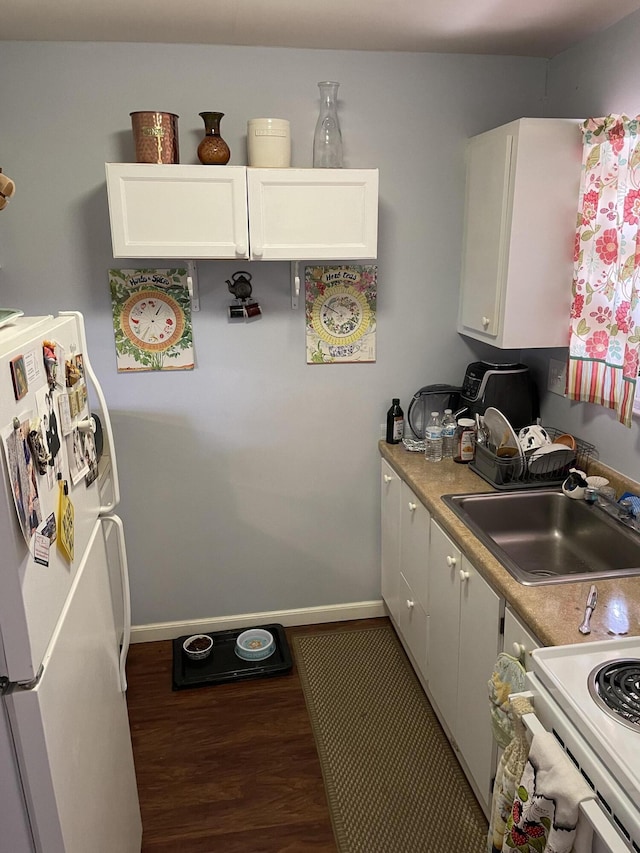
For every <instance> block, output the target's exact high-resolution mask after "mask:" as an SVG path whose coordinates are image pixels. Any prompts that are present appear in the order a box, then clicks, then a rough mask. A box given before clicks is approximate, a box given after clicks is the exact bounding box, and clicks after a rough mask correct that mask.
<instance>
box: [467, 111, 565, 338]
mask: <svg viewBox="0 0 640 853" xmlns="http://www.w3.org/2000/svg"><path fill="white" fill-rule="evenodd" d="M581 154H582V146H581V134H580V122H579V121H578V120H573V119H531V118H523V119H520V120H519V121H514V122H511V123H510V124H507V125H504V126H503V127H499V128H496V129H494V130H490V131H488V132H487V133H483V134H480V135H479V136H475V137H473V138H472V139H470V140H469V142H468V147H467V185H466V201H465V236H464V246H463V255H462V284H461V295H460V312H459V317H458V331H459V332H461V333H462V334H464V335H468V336H469V337H472V338H476V339H478V340H483V341H486V342H487V343H490V344H492V345H493V346H496V347H501V348H503V349H524V348H535V347H559V346H567V345H568V342H569V332H568V328H569V310H570V303H571V281H572V272H573V246H574V238H575V223H576V214H577V210H578V192H579V185H580V166H581Z"/></svg>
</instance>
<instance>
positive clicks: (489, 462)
mask: <svg viewBox="0 0 640 853" xmlns="http://www.w3.org/2000/svg"><path fill="white" fill-rule="evenodd" d="M545 431H546V432H547V434H548V436H549V438H550V439H551V441H552V442H554V441H555V440H556V438H558V437H559V436H561V435H565V434H566V433H565V432H564V431H563V430H559V429H555V428H554V427H547V426H545ZM575 442H576V449H575V451H571V450H570V448H567V453H566V454H563V456H562V459H560V460H558V458H557V455H558V454H556V453H548V454H546V455H545V456H540V455H538V456H537V457H536V465H535V472H532V471H530V470H529V460H530V459H532V458H533V457H534V456H535V454H536V450H529V451H526V452H524V453H522V454H521V455H520V456H515V457H500V456H496V454H495V453H493V452H492V451H491V450H489V448H488V447H486V446H485V445H483V444H476V452H475V456H474V459H473V461H472V462H470V463H469V468H470V469H471V470H472V471H474V472H475V473H476V474H477V475H478V476H479V477H482V479H483V480H486V482H487V483H489V484H490V485H492V486H493V487H494V488H495V489H499V490H504V491H507V490H509V489H535V488H541V489H543V488H551V487H553V486H559V485H562V483H563V481H564V480H565V479H566V478H567V477H568V475H569V472H570V470H571V468H578V469H579V470H581V471H584V472H585V473H589V462H590V461H591V460H592V459H593V458H595V455H596V448H595V446H594V445H593V444H589V443H588V442H586V441H582V439H580V438H575ZM560 452H561V451H560ZM554 457H556V458H554Z"/></svg>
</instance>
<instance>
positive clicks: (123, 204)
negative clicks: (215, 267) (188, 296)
mask: <svg viewBox="0 0 640 853" xmlns="http://www.w3.org/2000/svg"><path fill="white" fill-rule="evenodd" d="M106 170H107V191H108V196H109V216H110V219H111V240H112V243H113V256H114V258H188V259H198V258H248V257H249V252H248V247H249V242H248V223H247V188H246V168H245V167H244V166H215V167H214V166H179V165H155V164H149V163H107V166H106Z"/></svg>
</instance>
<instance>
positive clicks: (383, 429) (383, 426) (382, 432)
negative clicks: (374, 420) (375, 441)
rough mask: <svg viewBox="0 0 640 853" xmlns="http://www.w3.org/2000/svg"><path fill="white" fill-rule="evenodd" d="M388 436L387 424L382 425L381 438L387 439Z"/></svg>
mask: <svg viewBox="0 0 640 853" xmlns="http://www.w3.org/2000/svg"><path fill="white" fill-rule="evenodd" d="M386 435H387V427H386V426H385V424H380V438H385V436H386Z"/></svg>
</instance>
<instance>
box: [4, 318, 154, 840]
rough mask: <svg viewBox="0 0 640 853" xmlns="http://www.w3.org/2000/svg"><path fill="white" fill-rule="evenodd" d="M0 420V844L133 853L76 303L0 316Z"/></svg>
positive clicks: (108, 437)
mask: <svg viewBox="0 0 640 853" xmlns="http://www.w3.org/2000/svg"><path fill="white" fill-rule="evenodd" d="M16 313H18V312H16ZM93 414H95V415H97V417H93ZM0 433H1V435H2V449H1V451H2V452H1V453H0V456H1V459H2V477H1V479H2V482H1V483H0V694H1V704H0V853H34V851H35V853H138V851H140V847H141V837H142V828H141V821H140V809H139V804H138V795H137V788H136V778H135V770H134V763H133V753H132V748H131V736H130V732H129V722H128V716H127V706H126V692H125V691H126V680H125V661H126V655H127V649H128V644H129V632H130V608H129V587H128V577H127V563H126V551H125V545H124V536H123V528H122V523H121V521H120V519H119V518H118V517H117V516H116V515H114V513H113V510H114V509H115V506H116V504H117V502H118V499H119V487H118V479H117V467H116V460H115V455H114V447H113V439H112V433H111V426H110V422H109V415H108V411H107V409H106V405H105V403H104V397H103V394H102V391H101V389H100V386H99V384H98V382H97V380H96V379H95V376H94V374H93V371H92V369H91V364H90V361H89V353H88V352H87V349H86V342H85V333H84V324H83V320H82V316H81V315H80V314H78V313H77V312H64V313H61V314H60V315H59V316H58V317H51V316H49V317H35V318H26V317H21V316H19V317H16V318H13V319H7V318H6V317H2V318H0ZM101 437H102V438H103V440H102V441H101ZM101 444H103V445H104V449H103V452H102V454H101V453H100V450H101V446H100V445H101Z"/></svg>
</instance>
